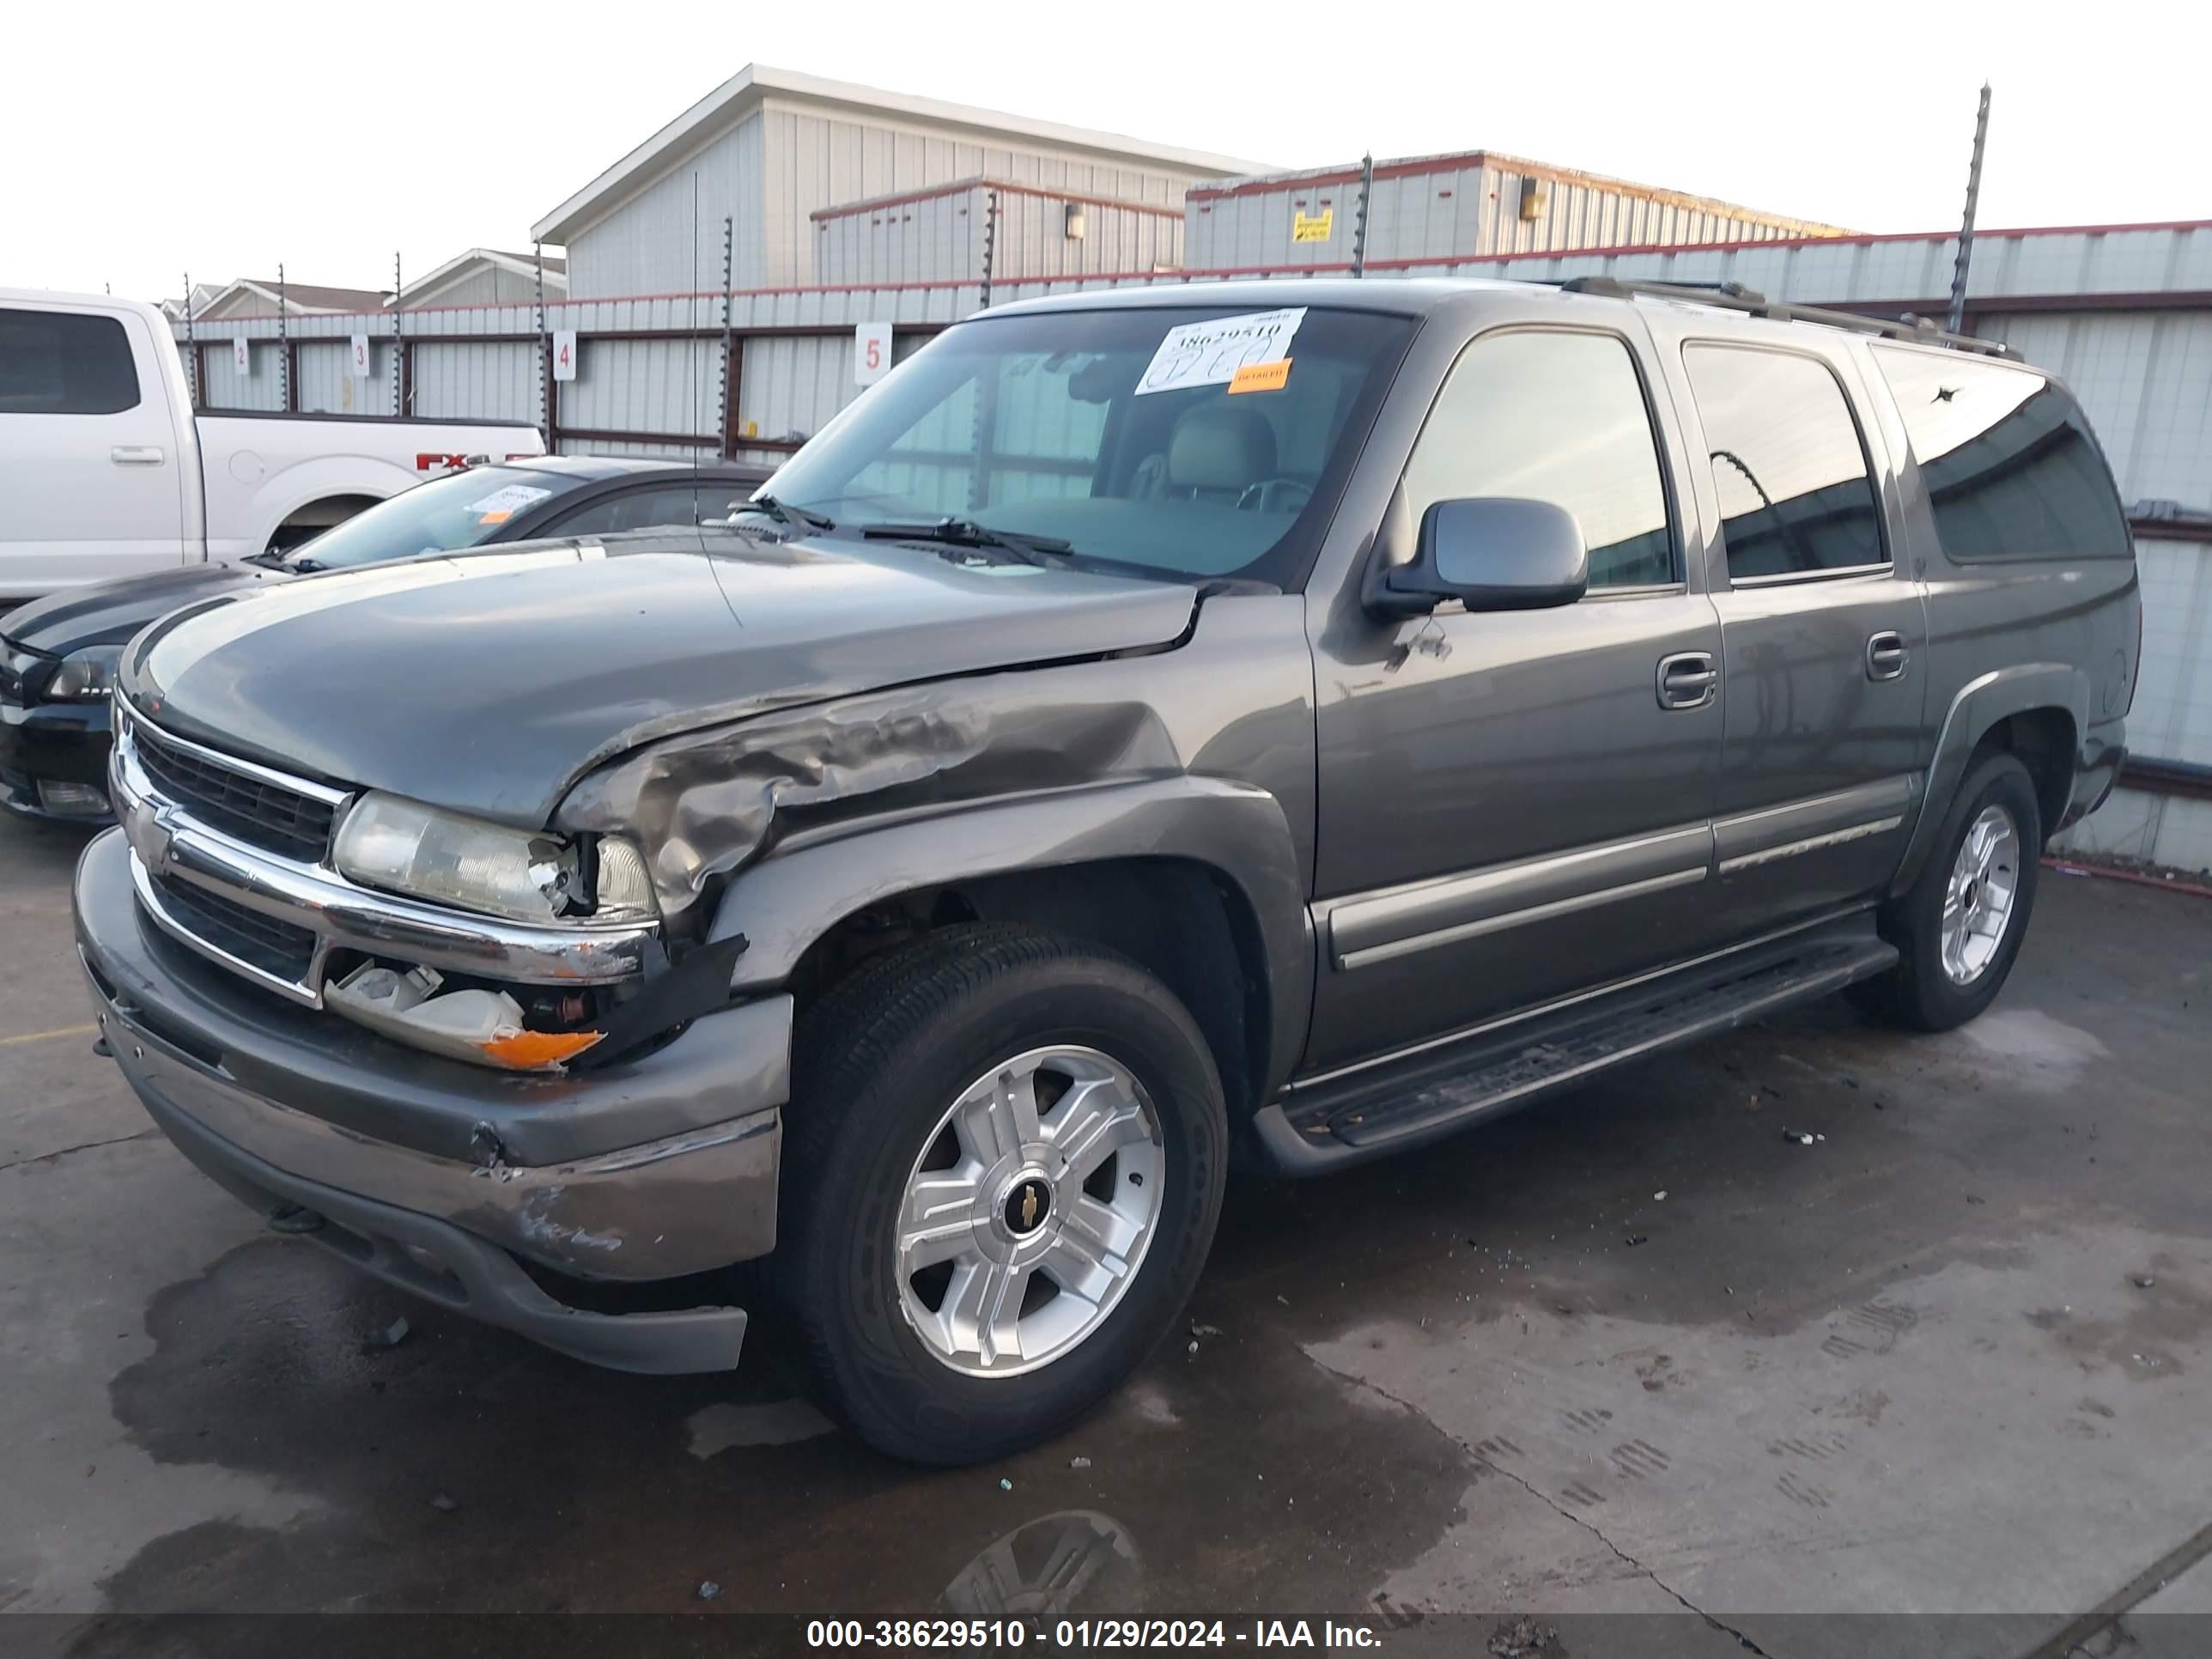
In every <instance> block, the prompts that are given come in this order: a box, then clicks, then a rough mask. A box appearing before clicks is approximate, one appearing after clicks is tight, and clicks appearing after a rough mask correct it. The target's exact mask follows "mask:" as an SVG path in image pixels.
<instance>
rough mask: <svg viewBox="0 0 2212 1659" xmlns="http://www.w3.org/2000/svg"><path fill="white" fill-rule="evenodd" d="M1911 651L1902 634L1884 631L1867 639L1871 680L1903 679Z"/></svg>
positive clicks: (1867, 665)
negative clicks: (1906, 647)
mask: <svg viewBox="0 0 2212 1659" xmlns="http://www.w3.org/2000/svg"><path fill="white" fill-rule="evenodd" d="M1910 660H1911V653H1910V652H1908V651H1907V650H1906V649H1905V636H1904V635H1902V634H1897V633H1892V632H1889V631H1887V630H1885V631H1883V632H1882V633H1880V634H1877V635H1875V636H1874V637H1873V638H1872V639H1870V640H1869V641H1867V647H1866V671H1867V678H1869V679H1870V680H1894V679H1902V678H1904V676H1905V664H1906V663H1907V662H1909V661H1910Z"/></svg>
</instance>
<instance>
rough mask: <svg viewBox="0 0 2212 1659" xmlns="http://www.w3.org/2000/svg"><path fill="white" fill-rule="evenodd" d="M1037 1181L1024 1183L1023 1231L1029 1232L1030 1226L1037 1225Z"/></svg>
mask: <svg viewBox="0 0 2212 1659" xmlns="http://www.w3.org/2000/svg"><path fill="white" fill-rule="evenodd" d="M1036 1219H1037V1189H1036V1182H1034V1181H1031V1182H1026V1183H1024V1186H1023V1188H1022V1231H1024V1232H1027V1231H1029V1230H1030V1228H1032V1227H1034V1226H1036Z"/></svg>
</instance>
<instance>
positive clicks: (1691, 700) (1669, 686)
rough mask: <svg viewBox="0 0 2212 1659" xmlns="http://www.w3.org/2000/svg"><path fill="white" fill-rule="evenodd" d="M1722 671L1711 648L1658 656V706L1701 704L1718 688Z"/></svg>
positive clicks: (1694, 705) (1712, 695)
mask: <svg viewBox="0 0 2212 1659" xmlns="http://www.w3.org/2000/svg"><path fill="white" fill-rule="evenodd" d="M1720 683H1721V671H1720V670H1719V668H1717V666H1715V665H1714V662H1713V653H1711V652H1710V651H1678V652H1676V653H1674V655H1673V656H1671V657H1662V658H1660V659H1659V674H1658V688H1659V706H1660V707H1661V708H1704V707H1705V705H1706V704H1707V703H1709V702H1711V701H1712V700H1713V697H1714V695H1715V693H1716V692H1717V690H1719V687H1720Z"/></svg>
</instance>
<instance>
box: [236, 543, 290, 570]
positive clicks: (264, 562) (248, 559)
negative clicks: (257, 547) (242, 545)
mask: <svg viewBox="0 0 2212 1659" xmlns="http://www.w3.org/2000/svg"><path fill="white" fill-rule="evenodd" d="M239 563H240V564H258V565H259V566H260V567H261V568H263V569H264V570H282V569H283V568H284V556H283V554H282V553H278V552H276V551H275V550H272V549H270V548H265V547H264V549H262V550H261V551H260V552H258V553H248V554H247V555H246V556H245V557H244V558H242V559H240V561H239Z"/></svg>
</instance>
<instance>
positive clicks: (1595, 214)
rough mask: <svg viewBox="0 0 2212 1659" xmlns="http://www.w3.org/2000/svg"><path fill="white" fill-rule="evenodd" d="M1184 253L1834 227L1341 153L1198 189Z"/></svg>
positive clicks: (1454, 160) (1332, 257) (1741, 234)
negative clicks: (1336, 162)
mask: <svg viewBox="0 0 2212 1659" xmlns="http://www.w3.org/2000/svg"><path fill="white" fill-rule="evenodd" d="M1185 201H1186V210H1185V225H1186V228H1185V231H1184V235H1183V246H1184V250H1185V252H1187V254H1188V263H1189V264H1192V265H1194V266H1198V267H1200V268H1201V269H1206V270H1267V271H1276V270H1326V269H1329V268H1332V267H1340V268H1346V269H1348V268H1349V267H1350V266H1351V264H1352V260H1353V258H1354V256H1355V254H1357V255H1358V257H1359V258H1361V260H1362V262H1363V263H1364V266H1365V268H1366V269H1368V270H1393V269H1395V268H1398V267H1400V266H1403V265H1407V264H1414V263H1419V262H1422V261H1429V260H1440V259H1452V258H1461V259H1465V258H1476V257H1478V256H1481V255H1486V254H1501V253H1537V252H1560V251H1562V250H1565V249H1570V248H1599V247H1638V246H1642V247H1658V246H1680V245H1682V244H1686V243H1695V242H1764V241H1773V240H1778V239H1781V238H1784V237H1807V236H1841V235H1844V234H1846V233H1845V232H1844V231H1842V230H1839V229H1838V228H1836V227H1835V226H1833V225H1822V224H1815V223H1814V222H1811V221H1809V220H1805V219H1791V218H1786V217H1784V216H1781V215H1778V214H1772V213H1761V212H1759V210H1756V209H1754V208H1743V207H1736V206H1734V205H1732V204H1729V203H1727V202H1715V201H1710V200H1708V199H1706V198H1705V197H1702V196H1685V195H1683V194H1682V193H1681V192H1680V191H1672V190H1661V189H1658V188H1656V186H1653V185H1633V184H1630V183H1628V182H1627V181H1626V180H1625V179H1604V178H1600V177H1599V176H1598V175H1596V174H1595V173H1577V172H1576V171H1574V170H1573V169H1572V168H1569V167H1553V166H1551V165H1550V164H1549V163H1547V162H1543V161H1523V160H1522V159H1521V158H1520V157H1518V156H1514V155H1498V154H1497V153H1496V152H1494V151H1486V150H1468V151H1464V152H1462V153H1460V154H1456V155H1419V156H1413V157H1409V158H1407V159H1404V160H1401V161H1376V162H1371V163H1364V164H1363V163H1358V162H1354V163H1352V164H1350V165H1347V166H1343V167H1314V168H1311V169H1309V170H1308V171H1306V172H1304V173H1275V174H1273V175H1271V176H1269V177H1266V178H1258V179H1222V180H1219V181H1218V182H1216V183H1213V184H1207V185H1199V186H1197V187H1196V188H1194V189H1193V190H1192V191H1190V193H1189V195H1188V197H1186V198H1185Z"/></svg>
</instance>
